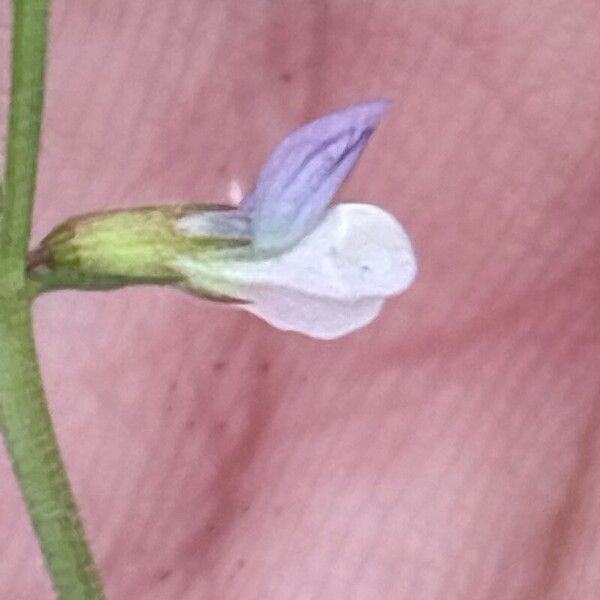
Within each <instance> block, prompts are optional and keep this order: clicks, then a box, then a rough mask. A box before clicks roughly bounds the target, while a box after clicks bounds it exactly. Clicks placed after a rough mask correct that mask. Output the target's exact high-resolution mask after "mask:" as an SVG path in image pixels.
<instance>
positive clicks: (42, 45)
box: [0, 0, 103, 600]
mask: <svg viewBox="0 0 600 600" xmlns="http://www.w3.org/2000/svg"><path fill="white" fill-rule="evenodd" d="M47 22H48V0H13V46H12V78H11V99H10V118H9V130H8V145H7V155H6V175H5V181H4V186H3V196H4V197H3V199H2V206H1V208H2V215H1V217H0V426H1V427H2V430H3V433H4V438H5V442H6V447H7V449H8V451H9V454H10V457H11V461H12V464H13V468H14V471H15V474H16V476H17V480H18V482H19V485H20V487H21V490H22V493H23V497H24V499H25V502H26V504H27V508H28V510H29V514H30V516H31V520H32V523H33V526H34V529H35V532H36V534H37V537H38V540H39V543H40V546H41V549H42V552H43V554H44V557H45V559H46V564H47V565H48V569H49V571H50V574H51V576H52V579H53V582H54V587H55V589H56V591H57V593H58V595H59V597H60V598H61V599H63V600H71V599H72V600H75V599H86V600H97V599H101V598H103V593H102V589H101V585H100V580H99V577H98V574H97V571H96V569H95V567H94V563H93V560H92V556H91V553H90V551H89V549H88V545H87V542H86V539H85V535H84V531H83V527H82V524H81V521H80V519H79V516H78V513H77V509H76V506H75V502H74V500H73V495H72V492H71V488H70V486H69V482H68V479H67V475H66V472H65V468H64V465H63V462H62V460H61V457H60V452H59V449H58V445H57V442H56V438H55V435H54V430H53V427H52V422H51V419H50V414H49V411H48V407H47V404H46V400H45V398H44V392H43V389H42V382H41V379H40V373H39V367H38V362H37V357H36V352H35V345H34V341H33V335H32V329H31V301H30V299H29V298H28V295H29V292H30V290H29V284H28V280H27V248H28V244H29V235H30V225H31V214H32V209H33V198H34V193H35V181H36V172H37V157H38V148H39V137H40V125H41V119H42V106H43V86H44V66H45V54H46V38H47Z"/></svg>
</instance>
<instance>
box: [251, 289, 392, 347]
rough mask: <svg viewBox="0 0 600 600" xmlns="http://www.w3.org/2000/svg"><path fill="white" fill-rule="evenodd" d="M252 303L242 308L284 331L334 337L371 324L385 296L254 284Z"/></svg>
mask: <svg viewBox="0 0 600 600" xmlns="http://www.w3.org/2000/svg"><path fill="white" fill-rule="evenodd" d="M252 297H253V300H252V303H251V304H246V305H241V308H243V309H245V310H247V311H249V312H251V313H253V314H255V315H256V316H258V317H260V318H261V319H263V320H265V321H266V322H267V323H269V324H270V325H273V327H277V329H282V330H283V331H298V332H300V333H304V334H306V335H310V336H311V337H314V338H319V339H323V340H331V339H334V338H338V337H341V336H343V335H346V334H348V333H351V332H352V331H356V330H357V329H360V328H361V327H364V326H365V325H368V324H369V323H370V322H371V321H373V319H375V317H377V315H378V314H379V313H380V311H381V309H382V307H383V303H384V301H385V300H384V298H360V299H358V300H353V301H344V300H337V299H333V298H326V297H323V296H313V295H310V294H305V293H303V292H299V291H297V290H293V289H285V288H280V289H278V290H277V294H273V290H272V289H271V288H254V289H253V290H252Z"/></svg>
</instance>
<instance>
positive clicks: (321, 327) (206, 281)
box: [175, 100, 416, 339]
mask: <svg viewBox="0 0 600 600" xmlns="http://www.w3.org/2000/svg"><path fill="white" fill-rule="evenodd" d="M388 107H389V102H387V101H385V100H375V101H372V102H363V103H360V104H355V105H353V106H350V107H348V108H346V109H344V110H341V111H337V112H333V113H331V114H329V115H326V116H324V117H321V118H320V119H317V120H315V121H312V122H311V123H308V124H307V125H305V126H303V127H300V128H299V129H297V130H295V131H293V132H292V133H291V134H290V135H289V136H288V137H287V138H285V139H284V140H283V142H281V143H280V144H279V146H277V148H276V149H275V151H274V152H273V154H272V155H271V157H270V158H269V160H268V161H267V163H266V165H265V166H264V167H263V169H262V171H261V173H260V174H259V177H258V181H257V183H256V186H255V187H254V189H252V190H251V191H250V192H249V193H248V194H247V195H246V197H245V198H244V199H243V200H242V202H241V203H240V205H239V207H238V208H237V209H235V210H226V211H210V212H206V211H200V212H197V213H193V214H190V215H187V216H185V217H183V218H181V219H180V220H179V222H178V228H179V229H180V230H181V231H183V232H184V233H185V234H186V235H189V236H208V237H218V238H232V239H237V240H242V241H243V240H246V241H247V245H245V246H238V247H235V248H221V249H218V250H214V251H203V252H201V253H190V254H186V255H183V256H179V257H178V259H177V261H176V265H175V267H176V268H177V270H178V271H179V272H180V273H182V275H183V276H184V277H185V279H186V281H187V283H188V285H189V287H190V288H191V289H192V290H194V291H196V292H197V293H201V294H204V295H207V296H209V297H215V298H231V299H237V300H240V301H241V303H240V304H239V306H240V307H241V308H243V309H245V310H248V311H250V312H252V313H254V314H256V315H258V316H259V317H261V318H263V319H265V320H266V321H268V322H269V323H271V324H272V325H274V326H275V327H278V328H280V329H284V330H294V331H300V332H302V333H305V334H307V335H310V336H313V337H317V338H324V339H330V338H335V337H339V336H341V335H344V334H346V333H349V332H351V331H354V330H355V329H358V328H360V327H362V326H364V325H366V324H367V323H369V322H370V321H372V320H373V319H374V318H375V317H376V316H377V314H378V313H379V311H380V310H381V307H382V306H383V303H384V300H385V298H386V297H387V296H390V295H393V294H399V293H401V292H403V291H404V290H405V289H406V288H408V287H409V286H410V284H411V283H412V281H413V279H414V277H415V275H416V260H415V256H414V253H413V250H412V247H411V244H410V240H409V238H408V236H407V234H406V233H405V232H404V230H403V228H402V226H401V225H400V224H399V223H398V222H397V221H396V219H395V218H394V217H393V216H392V215H390V214H389V213H387V212H385V211H384V210H382V209H380V208H378V207H376V206H373V205H370V204H339V205H337V206H335V207H333V208H328V206H329V204H330V202H331V200H332V199H333V197H334V195H335V193H336V191H337V190H338V188H339V187H340V186H341V184H342V183H343V182H344V180H345V179H346V177H347V176H348V175H349V173H350V171H351V170H352V167H353V166H354V164H355V163H356V161H357V159H358V157H359V156H360V154H361V153H362V151H363V150H364V148H365V146H366V144H367V142H368V140H369V138H370V137H371V134H372V133H373V131H374V130H375V127H376V126H377V124H378V122H379V120H380V119H381V117H382V116H383V114H384V113H385V112H386V111H387V109H388Z"/></svg>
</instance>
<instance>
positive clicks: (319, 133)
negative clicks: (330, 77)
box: [240, 100, 390, 254]
mask: <svg viewBox="0 0 600 600" xmlns="http://www.w3.org/2000/svg"><path fill="white" fill-rule="evenodd" d="M389 104H390V103H389V101H387V100H373V101H371V102H362V103H359V104H354V105H352V106H350V107H348V108H346V109H344V110H340V111H336V112H333V113H330V114H329V115H326V116H324V117H321V118H320V119H317V120H315V121H312V122H311V123H308V124H307V125H304V126H303V127H300V128H299V129H296V130H295V131H293V132H292V133H291V134H290V135H289V136H288V137H286V138H285V139H284V140H283V141H282V142H281V143H280V144H279V146H277V148H276V149H275V151H274V152H273V154H272V155H271V156H270V158H269V160H268V161H267V163H266V165H265V166H264V168H263V170H262V171H261V173H260V175H259V177H258V181H257V184H256V186H255V187H254V189H253V190H252V191H251V192H249V194H248V195H247V196H246V197H245V198H244V199H243V200H242V203H241V204H240V208H241V209H242V210H244V211H246V212H247V214H248V215H249V216H250V218H251V220H252V225H251V227H252V234H253V239H254V247H255V249H256V250H258V251H259V252H264V253H271V254H272V253H277V252H281V251H283V250H285V249H286V248H289V247H290V246H292V245H293V244H295V243H296V242H298V240H300V239H301V238H302V237H304V236H305V235H306V234H307V233H308V232H309V231H311V230H312V229H313V228H314V227H315V225H316V224H317V223H318V222H319V221H320V220H321V218H322V216H323V212H324V210H325V209H326V207H327V205H328V204H329V203H330V202H331V200H332V199H333V197H334V195H335V193H336V191H337V190H338V188H339V187H340V186H341V185H342V183H343V182H344V180H345V179H346V177H347V176H348V174H349V173H350V171H351V170H352V167H353V166H354V164H355V163H356V161H357V159H358V157H359V156H360V154H361V152H362V151H363V149H364V148H365V146H366V144H367V141H368V140H369V138H370V136H371V134H372V133H373V131H374V130H375V127H376V126H377V124H378V122H379V120H380V119H381V117H382V116H383V115H384V113H385V112H386V111H387V109H388V107H389Z"/></svg>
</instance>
